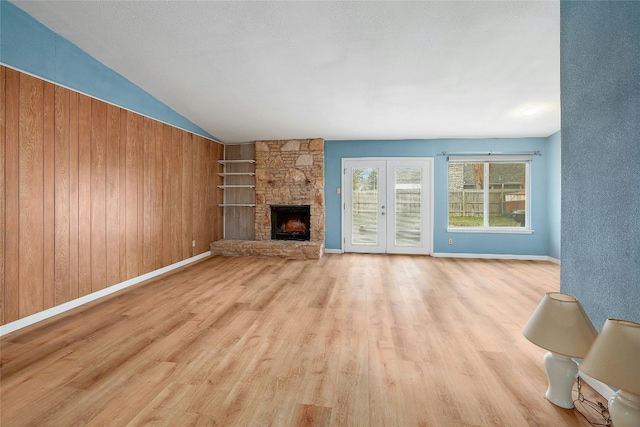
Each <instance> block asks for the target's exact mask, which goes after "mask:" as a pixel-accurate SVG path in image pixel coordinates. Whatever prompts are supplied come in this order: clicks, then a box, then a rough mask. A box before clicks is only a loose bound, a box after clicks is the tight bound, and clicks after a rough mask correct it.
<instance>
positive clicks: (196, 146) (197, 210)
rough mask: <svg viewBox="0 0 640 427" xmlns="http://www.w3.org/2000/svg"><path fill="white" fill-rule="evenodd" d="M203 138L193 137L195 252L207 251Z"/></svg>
mask: <svg viewBox="0 0 640 427" xmlns="http://www.w3.org/2000/svg"><path fill="white" fill-rule="evenodd" d="M202 139H203V138H202V137H200V136H197V135H196V136H194V137H193V185H192V187H191V188H192V193H193V197H192V200H193V236H194V239H196V247H195V249H194V251H195V252H194V254H201V253H202V252H206V249H204V250H203V248H204V242H205V239H204V236H203V233H202V230H203V222H202V220H203V218H204V213H203V211H202V209H203V207H204V204H203V203H202V196H203V191H202V188H203V185H202V162H203V159H202Z"/></svg>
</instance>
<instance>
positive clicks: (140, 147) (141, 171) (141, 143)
mask: <svg viewBox="0 0 640 427" xmlns="http://www.w3.org/2000/svg"><path fill="white" fill-rule="evenodd" d="M135 116H136V121H137V127H138V146H137V147H138V174H137V176H138V211H137V213H138V247H137V250H138V255H137V259H138V274H137V275H140V274H143V273H146V271H145V270H144V119H145V117H142V116H141V115H139V114H135Z"/></svg>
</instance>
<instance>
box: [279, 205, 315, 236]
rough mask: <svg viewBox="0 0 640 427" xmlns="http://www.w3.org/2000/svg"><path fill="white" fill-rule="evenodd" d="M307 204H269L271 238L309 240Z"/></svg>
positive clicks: (308, 211) (309, 214)
mask: <svg viewBox="0 0 640 427" xmlns="http://www.w3.org/2000/svg"><path fill="white" fill-rule="evenodd" d="M310 216H311V207H310V206H309V205H271V239H272V240H310V239H311V230H310V227H309V219H310Z"/></svg>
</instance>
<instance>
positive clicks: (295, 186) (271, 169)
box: [211, 138, 325, 259]
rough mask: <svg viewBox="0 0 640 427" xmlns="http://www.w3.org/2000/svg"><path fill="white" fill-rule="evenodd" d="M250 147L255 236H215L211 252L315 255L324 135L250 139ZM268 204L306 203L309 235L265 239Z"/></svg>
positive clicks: (320, 225) (319, 243)
mask: <svg viewBox="0 0 640 427" xmlns="http://www.w3.org/2000/svg"><path fill="white" fill-rule="evenodd" d="M255 148H256V158H255V161H256V176H255V180H256V182H255V185H256V188H255V191H256V207H255V225H254V226H255V240H218V241H217V242H213V243H212V244H211V254H212V255H225V256H250V257H280V258H293V259H319V258H320V257H321V256H322V254H323V252H324V237H325V230H324V217H325V206H324V140H323V139H321V138H316V139H292V140H273V141H256V147H255ZM271 205H310V207H311V208H310V210H311V218H310V227H311V238H310V240H309V241H293V240H271Z"/></svg>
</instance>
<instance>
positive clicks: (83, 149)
mask: <svg viewBox="0 0 640 427" xmlns="http://www.w3.org/2000/svg"><path fill="white" fill-rule="evenodd" d="M91 240H92V236H91V98H89V97H87V96H85V95H78V296H85V295H87V294H89V293H91Z"/></svg>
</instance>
